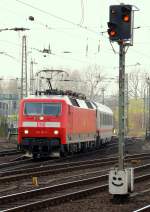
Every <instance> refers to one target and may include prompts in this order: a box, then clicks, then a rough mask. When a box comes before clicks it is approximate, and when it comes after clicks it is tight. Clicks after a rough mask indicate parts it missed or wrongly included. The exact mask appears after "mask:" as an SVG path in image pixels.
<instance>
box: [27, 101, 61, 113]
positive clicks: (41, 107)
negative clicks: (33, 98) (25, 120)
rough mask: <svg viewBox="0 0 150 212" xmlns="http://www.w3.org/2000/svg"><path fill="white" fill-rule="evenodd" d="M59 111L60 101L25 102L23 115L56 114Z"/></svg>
mask: <svg viewBox="0 0 150 212" xmlns="http://www.w3.org/2000/svg"><path fill="white" fill-rule="evenodd" d="M60 112H61V104H60V103H31V102H30V103H25V108H24V114H25V115H48V116H58V115H59V114H60Z"/></svg>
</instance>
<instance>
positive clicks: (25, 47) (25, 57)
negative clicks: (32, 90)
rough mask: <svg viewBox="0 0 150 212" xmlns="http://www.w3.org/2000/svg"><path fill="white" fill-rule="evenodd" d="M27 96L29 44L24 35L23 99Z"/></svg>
mask: <svg viewBox="0 0 150 212" xmlns="http://www.w3.org/2000/svg"><path fill="white" fill-rule="evenodd" d="M25 96H27V45H26V36H25V35H24V36H23V37H22V63H21V99H22V98H23V97H25Z"/></svg>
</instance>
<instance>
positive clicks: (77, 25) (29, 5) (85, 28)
mask: <svg viewBox="0 0 150 212" xmlns="http://www.w3.org/2000/svg"><path fill="white" fill-rule="evenodd" d="M16 1H17V2H19V3H21V4H24V5H26V6H28V7H31V8H32V9H34V10H37V11H39V12H41V13H44V14H47V15H49V16H52V17H53V18H56V19H59V20H61V21H63V22H66V23H69V24H72V25H74V26H76V27H80V28H82V29H84V30H87V31H89V32H92V33H95V34H98V32H96V31H94V30H92V29H90V28H88V27H86V26H81V25H80V24H76V23H74V22H72V21H70V20H67V19H65V18H62V17H60V16H57V15H54V14H52V13H50V12H47V11H45V10H42V9H40V8H38V7H35V6H33V5H31V4H28V3H25V2H23V1H21V0H16Z"/></svg>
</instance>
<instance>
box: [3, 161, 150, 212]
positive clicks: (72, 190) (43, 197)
mask: <svg viewBox="0 0 150 212" xmlns="http://www.w3.org/2000/svg"><path fill="white" fill-rule="evenodd" d="M149 168H150V164H149ZM143 169H145V166H140V167H136V168H135V173H136V174H137V173H138V172H140V171H141V170H143ZM149 179H150V174H149V173H148V174H144V175H140V176H137V177H135V183H140V182H142V181H144V180H149ZM107 181H108V174H104V175H98V176H96V177H90V178H86V179H81V180H74V181H70V182H67V183H61V184H56V185H53V186H47V187H44V188H38V189H34V190H30V191H25V192H20V193H16V194H11V195H6V196H2V197H0V205H2V207H1V211H3V212H4V211H29V210H31V211H33V210H36V209H37V208H38V209H39V208H40V207H47V206H53V205H57V204H61V203H63V202H66V201H69V200H75V199H78V198H82V197H85V196H89V195H91V194H95V193H97V192H102V191H106V190H107V189H108V184H107ZM81 187H82V188H81ZM31 199H32V202H30V200H31ZM14 202H15V203H14ZM26 202H28V203H26ZM18 205H19V206H18Z"/></svg>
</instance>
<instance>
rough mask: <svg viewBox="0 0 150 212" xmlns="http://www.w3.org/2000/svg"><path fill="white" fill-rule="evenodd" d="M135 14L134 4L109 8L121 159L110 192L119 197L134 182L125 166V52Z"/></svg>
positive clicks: (128, 189)
mask: <svg viewBox="0 0 150 212" xmlns="http://www.w3.org/2000/svg"><path fill="white" fill-rule="evenodd" d="M133 15H134V14H133V10H132V5H124V4H120V5H111V6H110V9H109V22H108V28H109V29H108V34H109V39H110V42H117V43H118V45H119V149H118V154H119V160H118V167H117V168H112V169H111V170H110V173H109V192H110V193H111V194H113V195H114V197H119V199H120V198H122V197H126V196H129V193H130V192H132V191H133V182H134V177H133V168H125V167H124V146H125V54H126V47H127V48H128V47H129V46H132V45H133Z"/></svg>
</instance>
